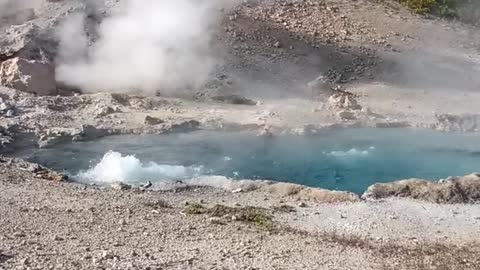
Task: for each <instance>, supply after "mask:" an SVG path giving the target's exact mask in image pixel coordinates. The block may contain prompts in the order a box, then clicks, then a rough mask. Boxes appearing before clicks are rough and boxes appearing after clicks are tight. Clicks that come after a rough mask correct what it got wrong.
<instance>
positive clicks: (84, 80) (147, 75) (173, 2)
mask: <svg viewBox="0 0 480 270" xmlns="http://www.w3.org/2000/svg"><path fill="white" fill-rule="evenodd" d="M219 4H220V1H201V0H200V1H198V0H126V1H124V2H122V6H121V7H120V8H119V10H117V11H116V12H115V13H114V14H112V15H111V16H110V17H108V18H106V19H104V20H103V21H102V22H101V23H100V25H99V26H98V28H97V29H96V31H97V34H98V39H97V40H96V41H95V43H94V44H93V45H92V46H88V42H87V34H86V33H85V29H86V26H85V18H86V14H72V15H70V16H69V17H68V18H67V19H66V21H65V22H64V23H63V24H62V25H61V27H60V29H59V31H58V34H59V40H60V48H59V54H58V59H57V68H56V78H57V80H58V81H60V82H62V83H65V84H67V85H71V86H75V87H78V88H80V89H82V90H83V92H86V93H88V92H98V91H114V92H132V91H137V92H142V93H144V94H155V93H157V92H158V91H160V92H161V93H173V91H180V90H185V89H193V88H197V87H199V86H201V85H202V84H203V83H204V82H205V81H206V79H207V77H208V75H209V73H210V72H211V70H212V68H213V67H214V65H215V57H213V53H212V49H211V41H212V37H213V33H214V30H215V29H214V27H215V25H216V22H218V20H219V18H220V16H218V12H219V10H220V6H221V5H219Z"/></svg>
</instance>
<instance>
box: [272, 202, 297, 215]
mask: <svg viewBox="0 0 480 270" xmlns="http://www.w3.org/2000/svg"><path fill="white" fill-rule="evenodd" d="M272 209H273V211H276V212H283V213H292V212H296V211H297V210H295V207H293V206H291V205H286V204H281V205H275V206H273V207H272Z"/></svg>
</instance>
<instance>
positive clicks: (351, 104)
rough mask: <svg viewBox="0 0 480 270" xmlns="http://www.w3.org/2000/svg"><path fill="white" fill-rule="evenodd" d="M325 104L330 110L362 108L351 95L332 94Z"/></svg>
mask: <svg viewBox="0 0 480 270" xmlns="http://www.w3.org/2000/svg"><path fill="white" fill-rule="evenodd" d="M327 104H328V106H329V108H330V109H347V110H360V109H362V107H361V106H360V105H358V103H357V100H356V99H355V98H354V97H353V95H349V94H345V93H340V94H338V93H337V94H333V95H331V96H330V97H329V98H328V101H327Z"/></svg>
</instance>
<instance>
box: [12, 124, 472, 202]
mask: <svg viewBox="0 0 480 270" xmlns="http://www.w3.org/2000/svg"><path fill="white" fill-rule="evenodd" d="M109 151H114V152H109ZM106 153H107V154H106ZM129 155H130V156H129ZM16 156H20V157H24V158H27V159H29V160H32V161H36V162H39V163H41V164H44V165H46V166H49V167H53V168H55V169H58V170H66V171H67V172H69V173H70V174H72V175H74V178H75V176H77V178H78V179H80V180H81V181H92V182H95V181H99V182H102V181H103V182H108V181H114V180H121V181H126V182H132V183H135V182H138V183H140V182H145V181H147V180H149V181H163V180H182V179H187V178H192V177H195V176H199V175H222V176H227V177H230V178H233V179H269V180H275V181H285V182H293V183H299V184H303V185H307V186H312V187H322V188H328V189H333V190H349V191H353V192H355V193H362V192H363V191H364V190H365V189H366V188H367V187H368V186H369V185H371V184H373V183H376V182H388V181H392V180H397V179H405V178H411V177H417V178H425V179H430V180H438V179H440V178H445V177H447V176H451V175H465V174H468V173H471V172H475V171H480V137H479V136H477V135H468V134H445V133H437V132H433V131H428V130H411V129H339V130H332V131H326V132H323V133H321V134H318V135H316V136H308V137H300V136H280V137H273V138H266V137H257V136H254V135H252V134H248V133H225V132H215V131H198V132H193V133H187V134H172V135H141V136H139V135H135V136H134V135H127V136H112V137H106V138H102V139H99V140H95V141H90V142H76V143H69V144H64V145H57V146H55V147H54V148H51V149H35V150H32V149H28V150H25V151H17V152H16ZM102 158H103V159H102Z"/></svg>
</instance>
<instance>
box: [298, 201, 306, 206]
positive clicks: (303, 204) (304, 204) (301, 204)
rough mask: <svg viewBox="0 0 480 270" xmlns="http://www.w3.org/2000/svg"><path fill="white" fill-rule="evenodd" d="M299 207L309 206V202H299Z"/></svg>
mask: <svg viewBox="0 0 480 270" xmlns="http://www.w3.org/2000/svg"><path fill="white" fill-rule="evenodd" d="M298 207H307V204H306V203H304V202H300V203H298Z"/></svg>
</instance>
